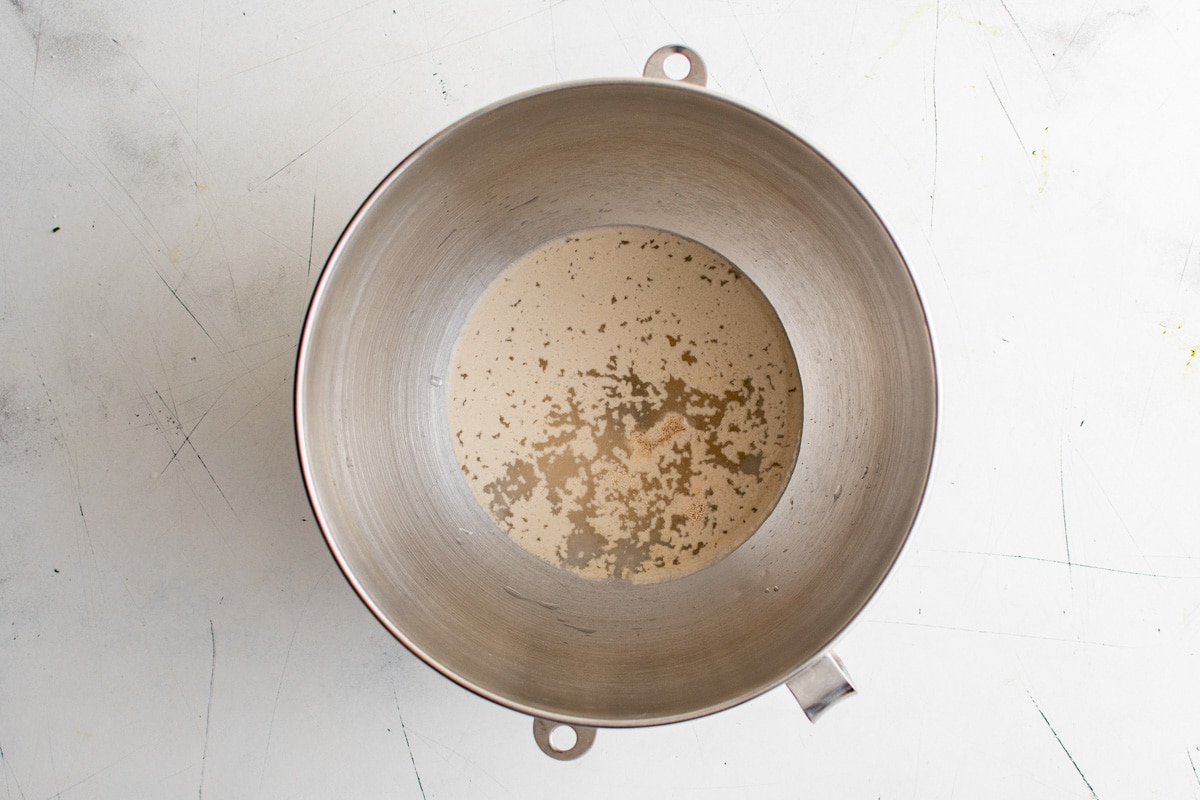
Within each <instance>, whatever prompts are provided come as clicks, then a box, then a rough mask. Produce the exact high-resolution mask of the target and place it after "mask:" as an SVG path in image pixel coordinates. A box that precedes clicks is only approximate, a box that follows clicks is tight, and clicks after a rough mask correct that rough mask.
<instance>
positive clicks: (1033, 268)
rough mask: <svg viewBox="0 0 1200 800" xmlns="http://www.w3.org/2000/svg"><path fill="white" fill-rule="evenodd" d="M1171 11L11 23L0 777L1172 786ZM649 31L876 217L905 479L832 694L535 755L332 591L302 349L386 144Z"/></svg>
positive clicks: (637, 63) (24, 2)
mask: <svg viewBox="0 0 1200 800" xmlns="http://www.w3.org/2000/svg"><path fill="white" fill-rule="evenodd" d="M1198 36H1200V6H1197V5H1196V4H1195V3H1193V2H1189V1H1188V0H1176V1H1172V0H1148V1H1146V2H1139V3H1133V2H1120V1H1118V0H1071V2H1064V3H1038V2H1031V1H1030V0H995V1H992V0H988V1H987V2H985V1H984V0H940V2H937V1H935V0H928V1H925V0H922V2H915V0H904V2H894V3H885V2H880V1H879V0H875V1H874V2H870V1H868V0H855V2H846V3H834V2H826V3H804V4H799V3H797V4H791V5H789V4H787V3H768V2H751V1H750V0H741V1H739V0H727V1H725V2H700V3H696V2H690V3H685V2H680V1H678V0H559V2H554V3H550V2H545V0H515V1H514V2H511V3H504V4H501V3H487V2H482V0H474V1H473V2H472V1H471V0H446V1H445V2H441V3H433V2H410V1H409V0H389V1H388V2H382V1H381V2H359V1H358V0H353V2H347V3H337V2H331V1H330V0H313V2H307V3H282V2H281V3H274V4H270V5H266V4H255V3H231V2H229V0H182V1H181V2H178V3H170V4H167V3H150V2H146V1H145V0H128V1H127V2H109V3H100V2H63V0H10V2H9V3H5V4H3V8H2V9H0V134H2V135H0V204H2V207H0V611H2V613H0V620H2V622H3V626H4V636H3V637H2V641H0V751H2V755H0V791H2V792H4V794H3V797H5V798H28V799H29V800H33V799H34V798H38V799H39V800H40V798H50V797H54V798H58V797H63V798H76V797H77V798H110V797H111V798H130V797H154V798H174V797H181V798H182V797H189V798H190V797H201V798H203V797H211V798H219V797H220V798H224V797H269V798H291V797H295V798H327V797H364V798H367V797H390V798H396V797H400V798H420V797H424V798H427V799H429V800H432V798H508V797H512V798H523V799H526V798H566V797H570V798H584V797H594V798H613V797H628V798H642V797H645V798H651V797H652V798H656V799H657V798H687V799H688V800H704V798H722V799H724V798H754V799H755V800H760V799H762V798H797V797H828V798H864V799H866V798H912V797H917V798H950V797H955V796H958V797H971V798H985V797H995V798H1010V797H1022V798H1056V799H1057V798H1089V797H1090V798H1103V800H1110V798H1122V797H1127V798H1135V797H1136V798H1145V797H1163V798H1184V797H1200V680H1198V679H1197V676H1198V675H1200V535H1198V534H1200V356H1198V354H1197V350H1198V349H1200V302H1198V300H1200V246H1197V242H1196V239H1197V238H1198V234H1200V147H1198V146H1197V131H1198V130H1200V48H1198V47H1197V41H1200V40H1198V38H1197V37H1198ZM671 42H681V43H685V44H687V45H690V46H692V47H694V48H695V49H696V50H697V51H699V52H700V53H701V55H702V56H704V58H705V60H706V61H707V65H708V69H709V73H710V86H711V87H712V88H714V89H716V90H717V91H720V92H723V93H726V94H728V95H730V96H732V97H735V98H738V99H740V100H741V101H743V102H745V103H747V104H750V105H752V106H755V107H758V108H761V109H764V110H766V111H767V112H769V113H771V114H773V115H775V116H776V117H777V118H778V119H780V120H782V121H783V122H784V123H786V124H788V125H789V126H791V127H792V128H793V129H794V130H795V131H796V132H797V133H799V134H800V135H801V136H804V137H805V138H807V139H809V140H810V141H812V142H813V143H814V144H816V145H817V146H818V147H819V148H821V149H822V150H823V151H824V152H825V153H826V154H827V155H829V156H830V157H831V158H832V159H833V160H834V161H835V162H836V163H838V164H839V165H840V166H842V167H843V168H844V169H845V170H846V172H847V173H848V174H849V175H850V176H851V177H852V179H853V180H855V182H856V183H857V184H858V186H859V188H860V189H861V190H862V191H863V192H864V193H865V194H866V196H867V197H868V198H869V199H870V200H871V201H872V203H873V204H874V205H875V206H876V208H877V209H878V210H879V212H880V214H881V216H882V217H883V218H884V219H885V220H886V221H887V222H888V224H889V226H890V227H891V228H892V230H893V232H894V233H895V235H896V237H897V238H898V240H899V241H900V243H901V244H902V246H903V248H904V250H905V252H906V254H907V255H908V257H909V260H910V263H911V267H912V269H913V272H914V273H915V274H916V276H917V278H918V279H919V281H920V283H921V284H922V286H923V289H924V293H925V299H926V302H927V304H928V310H929V314H930V317H931V321H932V324H933V326H934V329H935V332H936V334H937V338H938V340H939V346H940V358H941V362H940V368H941V381H942V390H943V413H942V422H941V439H940V445H939V454H938V463H937V468H936V471H935V474H934V477H933V480H932V483H931V485H930V488H929V492H928V495H927V497H926V505H925V509H924V513H923V515H922V517H921V519H920V522H919V524H918V526H917V528H916V530H915V531H914V534H913V539H912V542H911V545H910V547H909V548H908V549H907V551H906V552H905V554H904V556H903V558H902V559H901V561H900V563H899V565H898V566H897V568H896V569H895V571H894V573H893V576H892V579H891V580H890V581H889V582H888V583H887V584H886V586H885V589H884V591H883V592H882V593H881V594H880V595H879V596H878V597H877V599H876V601H875V602H874V603H873V604H872V605H871V606H870V607H869V609H868V610H867V612H866V613H865V614H864V615H863V616H862V618H861V619H860V620H859V621H858V622H857V624H856V625H855V626H853V627H852V629H851V630H850V632H849V633H848V634H847V635H846V636H845V637H844V639H843V641H842V643H841V644H840V646H839V653H840V654H841V656H842V657H843V658H844V659H845V660H846V662H847V663H848V665H849V668H850V671H851V672H852V674H853V675H854V677H855V679H856V681H857V683H858V687H859V694H858V695H857V696H855V697H853V698H850V699H848V700H846V701H845V702H844V703H842V704H841V705H839V706H836V707H835V708H833V709H831V710H830V711H829V712H828V713H827V714H826V715H825V717H823V718H822V719H821V720H820V721H819V722H818V723H816V724H815V725H810V724H809V722H808V721H807V720H806V719H805V718H804V716H803V714H802V713H801V712H800V710H799V708H798V707H797V706H796V704H795V703H794V701H793V700H792V698H791V697H790V695H789V694H788V693H787V691H786V690H784V689H779V690H776V691H773V692H770V693H768V694H766V695H764V696H761V697H760V698H758V699H757V700H754V701H752V702H750V703H747V704H745V705H743V706H740V707H738V708H735V709H732V710H730V711H726V712H724V713H721V714H718V715H715V716H712V717H707V718H703V719H699V720H696V721H694V722H687V723H681V724H678V725H672V726H667V727H662V728H655V729H644V730H625V731H600V734H599V736H598V738H597V741H596V745H595V747H594V748H593V749H592V751H591V752H590V753H588V754H587V755H586V756H585V757H583V758H582V759H580V760H578V761H574V762H570V763H560V762H556V761H552V760H551V759H548V758H546V757H545V756H543V755H542V754H541V753H540V752H539V751H538V750H537V748H536V747H535V746H534V743H533V740H532V737H531V734H530V721H529V719H528V718H527V717H524V716H521V715H520V714H517V713H515V712H512V711H509V710H507V709H504V708H501V707H499V706H496V705H494V704H492V703H490V702H488V701H486V700H483V699H480V698H478V697H476V696H474V695H472V694H470V693H468V692H467V691H465V690H463V689H460V688H459V687H458V686H456V685H455V684H453V683H451V682H450V681H449V680H447V679H445V678H443V677H442V676H441V675H439V674H438V673H436V672H434V671H433V670H432V669H431V668H429V667H427V666H425V665H424V663H422V662H421V661H419V660H418V659H417V658H416V657H414V656H413V655H411V654H410V653H409V652H408V651H407V650H405V649H404V648H403V647H402V646H401V645H400V644H399V643H397V642H396V641H395V640H393V639H392V638H391V636H390V635H389V634H387V632H386V631H385V630H384V629H383V628H382V626H380V625H379V624H378V623H377V622H376V621H375V619H374V618H373V617H372V616H371V614H370V613H369V612H368V611H367V609H366V608H365V607H364V606H363V605H362V603H361V602H360V601H359V600H358V598H357V597H356V596H355V594H354V592H353V591H352V590H351V589H350V587H349V585H348V584H347V583H346V581H345V580H344V579H343V578H342V575H341V573H340V572H339V570H338V568H337V566H336V564H335V563H334V561H333V559H332V557H331V556H330V554H329V552H328V550H327V548H326V546H325V544H324V541H323V539H322V538H321V535H320V532H319V530H318V529H317V526H316V524H315V523H314V521H313V518H312V514H311V511H310V509H309V506H308V502H307V499H306V496H305V492H304V487H303V484H302V482H301V479H300V474H299V469H298V466H297V460H296V455H295V444H294V436H293V431H292V418H291V411H292V402H291V391H292V382H293V369H294V359H295V351H296V344H297V338H298V334H299V330H300V324H301V322H302V319H303V315H304V311H305V307H306V303H307V300H308V297H309V295H310V293H311V291H312V288H313V285H314V283H315V281H316V279H317V276H318V274H319V273H320V270H321V266H322V264H323V263H324V260H325V257H326V256H327V255H328V253H329V250H330V248H331V247H332V246H333V243H334V241H335V239H336V237H337V235H338V234H339V233H340V231H341V229H342V228H343V226H344V225H345V224H346V222H347V220H348V219H349V217H350V215H351V214H352V213H353V212H354V210H355V209H356V208H357V206H358V204H359V203H360V202H361V201H362V200H363V198H364V197H365V196H366V195H367V193H368V192H369V191H370V190H371V189H372V188H373V187H374V185H375V184H376V183H377V182H378V181H379V180H380V179H381V178H382V177H383V176H384V175H385V174H386V173H387V172H388V171H389V170H390V168H391V167H392V166H393V165H394V164H395V163H396V162H398V161H399V160H400V159H401V158H403V157H404V156H405V155H406V154H407V153H408V152H410V151H411V150H412V149H413V148H414V147H416V146H417V145H418V144H420V142H422V141H423V140H424V139H425V138H427V137H428V136H430V135H431V134H433V133H435V132H436V131H437V130H439V129H440V128H441V127H443V126H445V125H447V124H449V123H450V122H452V121H453V120H455V119H457V118H459V117H461V116H463V115H465V114H467V113H468V112H470V111H473V110H475V109H477V108H480V107H481V106H483V105H485V104H487V103H490V102H493V101H495V100H498V99H501V98H503V97H505V96H508V95H510V94H513V93H516V92H519V91H522V90H525V89H529V88H533V87H537V86H542V85H546V84H550V83H554V82H557V81H562V80H570V79H577V78H589V77H602V76H632V75H637V74H640V72H641V68H642V64H643V62H644V60H645V58H646V57H647V56H648V55H649V54H650V53H651V52H652V51H653V50H654V49H655V48H656V47H658V46H659V45H662V44H666V43H671Z"/></svg>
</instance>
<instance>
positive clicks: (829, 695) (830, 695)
mask: <svg viewBox="0 0 1200 800" xmlns="http://www.w3.org/2000/svg"><path fill="white" fill-rule="evenodd" d="M787 687H788V689H789V690H790V691H791V693H792V696H793V697H795V698H796V702H798V703H799V704H800V707H801V708H802V709H804V716H806V717H808V719H809V721H810V722H816V721H817V717H819V716H821V715H822V714H824V713H825V712H826V711H828V710H829V707H830V706H832V705H833V704H834V703H836V702H838V701H839V700H843V699H845V698H847V697H849V696H850V695H852V694H854V691H855V689H854V682H853V681H851V680H850V673H849V672H847V671H846V665H845V664H843V663H842V660H841V659H840V658H838V656H837V653H834V652H829V653H826V654H825V655H823V656H822V657H821V658H819V659H817V660H816V661H814V662H812V663H811V664H809V665H808V666H807V667H805V668H804V669H802V670H800V671H799V672H797V673H796V674H795V675H793V676H792V677H791V679H789V680H788V682H787Z"/></svg>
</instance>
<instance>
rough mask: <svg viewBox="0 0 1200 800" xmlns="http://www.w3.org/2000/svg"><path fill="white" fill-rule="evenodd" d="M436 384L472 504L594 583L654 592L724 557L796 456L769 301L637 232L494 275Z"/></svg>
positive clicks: (666, 240) (791, 365)
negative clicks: (442, 390) (445, 376)
mask: <svg viewBox="0 0 1200 800" xmlns="http://www.w3.org/2000/svg"><path fill="white" fill-rule="evenodd" d="M447 389H448V397H449V421H450V433H451V436H452V437H453V443H454V450H455V454H456V455H457V457H458V463H459V465H460V468H461V469H462V472H463V475H464V476H465V477H466V479H467V482H468V484H469V485H470V487H471V491H472V492H473V493H474V495H475V498H476V499H477V500H478V501H479V503H480V505H482V506H483V508H484V509H486V510H487V512H488V514H489V515H490V516H491V518H492V519H493V520H494V521H495V523H496V524H497V525H498V526H499V527H500V529H501V530H503V531H506V532H507V533H508V535H509V536H511V537H512V538H513V539H514V540H515V541H516V542H518V543H519V544H521V545H522V546H523V547H525V548H526V549H527V550H529V551H530V552H531V553H533V554H534V555H536V556H538V557H540V558H542V559H544V560H546V561H548V562H550V563H551V564H555V565H557V566H561V567H564V568H567V569H570V570H573V571H575V572H577V573H579V574H581V575H584V576H587V577H591V578H619V579H625V580H630V581H634V582H653V581H661V580H667V579H671V578H678V577H682V576H684V575H687V574H690V573H693V572H695V571H697V570H699V569H702V568H704V567H706V566H709V565H710V564H713V563H714V562H716V561H717V560H719V559H721V558H723V557H724V556H726V555H728V554H729V553H730V552H732V551H733V550H734V549H736V548H737V547H738V546H739V545H740V544H742V543H743V542H744V541H745V540H746V539H747V538H749V537H750V536H751V535H752V534H753V533H754V531H755V530H757V528H758V527H759V525H760V524H761V523H762V521H763V520H764V519H765V518H766V517H767V515H768V514H769V513H770V512H771V510H772V509H773V508H774V506H775V504H776V502H777V501H778V499H779V496H780V494H781V493H782V491H783V488H784V486H785V485H786V483H787V481H788V478H789V477H790V475H791V472H792V468H793V466H794V464H795V461H796V454H797V451H798V449H799V445H800V429H801V424H802V419H803V417H802V405H801V404H802V399H801V389H800V376H799V374H798V372H797V369H796V359H795V356H794V354H793V352H792V348H791V345H790V344H789V342H788V338H787V335H786V333H785V332H784V329H783V326H782V325H781V324H780V322H779V318H778V317H777V315H776V314H775V310H774V309H773V308H772V307H771V304H770V303H769V302H768V301H767V299H766V298H765V297H764V296H763V294H762V292H760V291H759V289H758V288H757V287H756V286H755V285H754V284H753V283H752V282H751V281H750V279H749V278H747V277H746V275H745V274H744V273H743V272H742V271H741V270H739V269H738V268H737V267H736V266H734V265H733V264H731V263H730V262H729V261H727V260H726V259H724V258H723V257H722V256H721V255H719V254H718V253H716V252H714V251H713V250H710V249H709V248H707V247H705V246H703V245H701V244H699V243H697V242H695V241H692V240H689V239H685V238H682V237H679V236H675V235H672V234H669V233H664V232H661V231H657V230H651V229H647V228H639V227H629V226H626V227H619V228H617V227H613V228H596V229H589V230H584V231H580V232H578V233H576V234H572V235H571V236H568V237H566V238H564V239H559V240H555V241H552V242H550V243H548V244H546V245H544V246H543V247H541V248H539V249H537V250H535V251H534V252H532V253H529V254H528V255H526V256H525V257H524V258H522V259H521V260H519V261H518V262H517V263H515V264H514V265H513V266H511V267H510V268H508V269H507V270H506V271H505V272H504V273H503V274H502V275H501V276H500V277H499V278H498V279H497V280H496V281H495V283H494V284H493V285H492V286H490V287H489V288H488V290H487V291H486V293H485V294H484V296H483V298H482V299H481V300H480V301H479V303H478V304H477V305H476V307H475V308H474V309H473V310H472V312H471V314H470V316H469V318H468V319H467V322H466V325H465V326H464V328H463V331H462V334H461V336H460V339H459V342H458V344H457V347H456V350H455V353H454V356H453V359H452V368H451V373H450V377H449V380H448V382H447Z"/></svg>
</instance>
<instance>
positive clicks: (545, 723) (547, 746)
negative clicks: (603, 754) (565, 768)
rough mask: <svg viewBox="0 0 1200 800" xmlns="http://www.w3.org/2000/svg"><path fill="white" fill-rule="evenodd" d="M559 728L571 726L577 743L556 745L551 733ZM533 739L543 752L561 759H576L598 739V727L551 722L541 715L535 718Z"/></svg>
mask: <svg viewBox="0 0 1200 800" xmlns="http://www.w3.org/2000/svg"><path fill="white" fill-rule="evenodd" d="M558 728H570V729H571V730H572V731H574V732H575V743H574V744H572V745H571V746H570V747H565V748H560V747H556V746H555V744H554V742H553V741H551V738H550V737H551V734H553V733H554V731H555V730H557V729H558ZM556 738H557V737H556ZM533 740H534V741H535V742H537V746H538V747H539V748H541V750H542V752H543V753H545V754H546V755H548V756H550V757H551V758H554V759H557V760H559V761H574V760H575V759H577V758H579V757H580V756H581V755H583V754H584V753H586V752H587V751H588V750H590V749H591V747H592V743H593V742H595V741H596V729H595V728H589V727H588V726H586V725H571V724H570V723H567V722H551V721H550V720H548V719H542V718H540V717H534V718H533Z"/></svg>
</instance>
